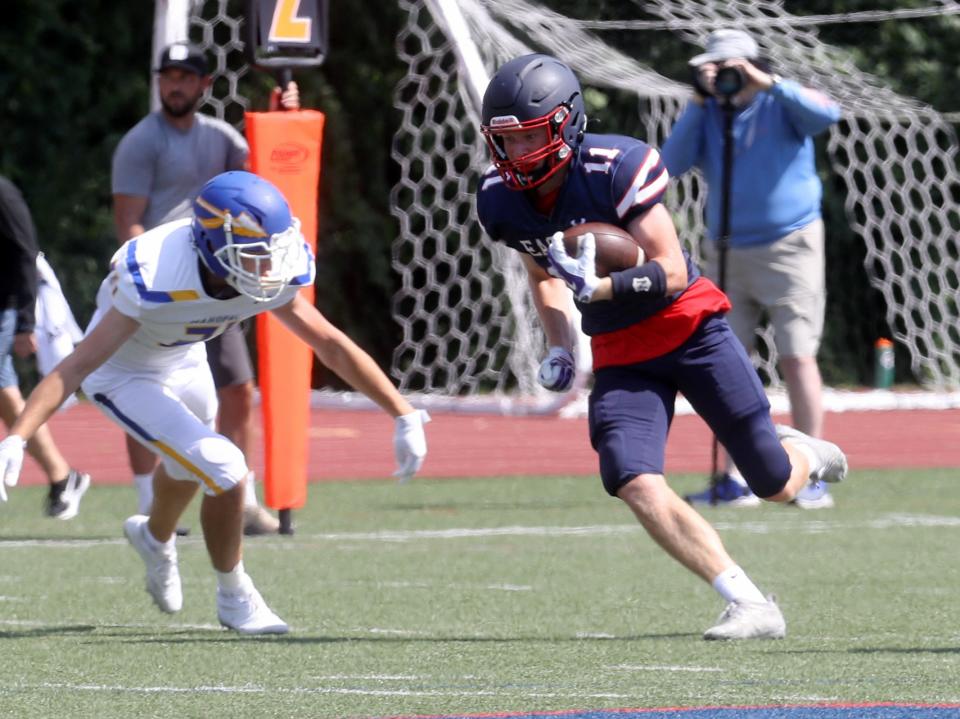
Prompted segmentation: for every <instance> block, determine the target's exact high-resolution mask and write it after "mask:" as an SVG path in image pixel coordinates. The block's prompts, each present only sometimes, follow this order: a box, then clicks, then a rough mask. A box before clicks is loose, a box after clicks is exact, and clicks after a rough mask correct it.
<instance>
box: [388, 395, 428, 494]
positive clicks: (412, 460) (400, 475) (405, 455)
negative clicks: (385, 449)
mask: <svg viewBox="0 0 960 719" xmlns="http://www.w3.org/2000/svg"><path fill="white" fill-rule="evenodd" d="M429 421H430V415H429V414H427V412H426V410H422V409H418V410H415V411H413V412H411V413H410V414H404V415H400V416H399V417H397V418H396V419H395V420H394V431H393V453H394V456H396V458H397V470H396V471H395V472H394V473H393V476H394V477H396V478H397V480H398V481H399V482H400V483H401V484H402V483H403V482H406V481H408V480H409V479H410V478H411V477H413V475H415V474H416V473H417V471H418V470H419V469H420V465H422V464H423V458H424V457H426V456H427V437H426V435H425V434H424V433H423V425H425V424H426V423H427V422H429Z"/></svg>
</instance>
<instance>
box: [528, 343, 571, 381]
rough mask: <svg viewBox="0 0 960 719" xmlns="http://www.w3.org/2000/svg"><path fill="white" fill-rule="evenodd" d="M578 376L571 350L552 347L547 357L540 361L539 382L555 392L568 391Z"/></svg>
mask: <svg viewBox="0 0 960 719" xmlns="http://www.w3.org/2000/svg"><path fill="white" fill-rule="evenodd" d="M576 376H577V366H576V362H574V360H573V355H572V354H570V352H569V350H567V349H565V348H563V347H551V348H550V351H549V352H548V353H547V356H546V358H545V359H544V360H543V362H541V363H540V371H539V372H537V382H539V383H540V384H542V385H543V386H544V387H546V388H547V389H549V390H551V391H553V392H566V391H567V390H568V389H570V388H571V387H572V386H573V380H574V378H575V377H576Z"/></svg>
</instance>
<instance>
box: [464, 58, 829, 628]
mask: <svg viewBox="0 0 960 719" xmlns="http://www.w3.org/2000/svg"><path fill="white" fill-rule="evenodd" d="M586 124H587V119H586V114H585V109H584V101H583V94H582V92H581V88H580V83H579V81H578V80H577V78H576V76H575V75H574V74H573V72H572V71H571V70H570V68H568V67H567V66H566V65H564V64H563V63H562V62H560V61H559V60H557V59H556V58H553V57H550V56H547V55H540V54H533V55H525V56H523V57H519V58H516V59H514V60H512V61H510V62H508V63H506V64H505V65H504V66H503V67H501V68H500V70H499V71H498V72H497V73H496V74H495V76H494V77H493V79H492V80H491V81H490V84H489V86H488V87H487V89H486V92H485V93H484V96H483V108H482V126H481V132H482V133H483V135H484V137H485V138H486V141H487V144H488V145H489V148H490V152H491V155H492V158H493V167H491V168H490V170H489V171H488V172H487V173H485V175H484V176H483V178H482V179H481V184H480V189H479V191H478V195H477V210H478V213H479V217H480V221H481V223H482V224H483V226H484V228H485V230H486V231H487V233H488V234H489V235H490V237H492V238H493V239H494V240H495V241H497V242H503V243H505V244H507V245H508V246H509V247H511V248H513V249H515V250H517V251H518V252H520V253H521V256H522V259H523V262H524V265H525V267H526V270H527V273H528V275H529V283H530V288H531V292H532V294H533V301H534V305H535V307H536V309H537V312H538V315H539V317H540V321H541V323H542V325H543V330H544V333H545V335H546V338H547V342H548V344H549V351H548V353H547V356H546V358H545V359H544V360H543V363H542V364H541V366H540V371H539V375H538V379H539V381H540V383H541V384H543V385H544V386H546V387H547V388H548V389H550V390H554V391H558V392H563V391H567V390H568V389H569V388H570V387H571V386H572V383H573V379H574V374H575V367H574V359H573V355H572V353H571V349H572V347H573V346H574V341H575V336H574V329H573V328H572V324H571V312H570V304H569V302H570V292H569V290H568V287H569V289H571V290H573V295H574V302H575V303H576V307H577V309H579V311H580V313H581V318H582V319H581V324H582V329H583V332H584V333H586V334H587V335H589V336H590V340H591V348H592V351H593V369H594V386H593V390H592V392H591V395H590V408H589V426H590V442H591V444H592V445H593V448H594V449H595V450H596V452H597V454H598V455H599V460H600V475H601V478H602V480H603V485H604V488H605V489H606V491H607V492H608V493H609V494H610V495H611V496H615V497H619V498H620V499H622V500H623V501H624V502H626V504H627V505H628V506H629V507H630V509H631V510H632V511H633V513H634V514H635V515H636V517H637V519H638V520H639V522H640V523H641V525H643V527H644V529H646V530H647V532H648V533H649V534H650V535H651V537H653V539H654V540H655V541H656V542H657V543H658V544H659V545H660V546H661V547H663V548H664V549H665V550H666V551H667V553H668V554H669V555H670V556H671V557H673V558H674V559H675V560H677V561H678V562H680V563H681V564H682V565H683V566H684V567H686V568H687V569H689V570H690V571H691V572H693V573H694V574H696V575H697V576H699V577H700V578H701V579H703V580H704V581H706V582H708V583H710V584H711V585H712V586H713V587H714V589H716V591H717V592H718V593H719V594H720V595H721V597H722V598H723V599H724V600H725V601H726V602H727V606H726V608H725V609H724V611H723V613H722V614H721V615H720V619H719V620H718V622H717V623H716V624H715V626H713V627H711V628H709V629H708V630H707V631H706V633H705V634H704V638H706V639H749V638H780V637H783V636H784V635H785V632H786V625H785V622H784V619H783V615H782V614H781V612H780V609H779V607H778V606H777V604H776V602H775V601H774V599H773V597H772V596H764V594H763V593H762V592H761V591H760V590H759V589H758V588H757V587H756V585H755V584H754V583H753V582H752V581H751V580H750V579H749V578H748V576H747V575H746V573H745V572H744V571H743V570H742V569H741V568H740V567H739V566H738V565H737V564H736V563H735V562H734V561H733V559H732V558H731V557H730V555H729V554H728V553H727V551H726V549H724V546H723V543H722V542H721V540H720V537H719V535H718V534H717V532H716V530H714V528H713V527H712V526H711V525H710V524H709V523H708V522H707V521H706V520H705V519H704V518H703V517H702V516H701V515H700V514H698V513H697V511H696V510H695V509H693V508H692V507H691V506H690V505H689V504H687V503H686V502H685V501H684V500H683V499H681V498H680V497H679V496H678V495H677V494H676V493H675V492H674V491H673V490H672V489H671V488H670V487H669V486H668V485H667V483H666V480H665V478H664V450H665V447H666V441H667V432H668V431H669V427H670V423H671V420H672V418H673V412H674V403H675V400H676V396H677V393H678V392H682V393H683V395H684V397H685V398H686V399H687V400H688V401H689V402H690V404H691V405H692V406H693V407H694V409H695V410H696V411H697V413H698V414H699V415H700V416H701V417H702V418H703V419H704V420H705V421H706V422H707V424H708V425H709V426H710V427H711V429H712V430H713V431H714V432H715V433H716V436H717V437H718V439H719V440H720V441H721V442H722V443H723V445H724V446H725V447H726V449H727V450H728V451H729V453H730V455H731V456H732V457H733V459H734V460H735V461H736V463H737V466H738V467H740V468H741V470H742V472H743V474H744V476H745V477H746V479H747V481H748V482H749V484H750V487H751V489H752V490H753V491H754V492H755V493H756V494H757V495H758V496H760V497H762V498H764V499H767V500H769V501H775V502H787V501H789V500H791V499H792V498H793V497H794V496H795V495H796V493H797V492H798V491H799V490H800V489H801V488H802V487H803V486H804V485H806V484H807V482H809V481H810V480H811V479H816V480H824V481H834V482H835V481H839V480H841V479H843V477H844V476H845V475H846V472H847V461H846V458H845V456H844V455H843V452H841V450H840V449H839V448H838V447H837V446H836V445H834V444H831V443H829V442H825V441H823V440H818V439H814V438H811V437H808V436H806V435H804V434H802V433H800V432H797V431H796V430H794V429H792V428H789V427H783V426H776V425H774V423H773V421H772V419H771V416H770V405H769V402H768V401H767V398H766V395H765V394H764V391H763V387H762V386H761V384H760V381H759V379H758V377H757V373H756V371H755V370H754V368H753V366H752V364H751V363H750V360H749V358H748V357H747V354H746V352H745V351H744V349H743V346H742V345H741V344H740V342H739V341H738V340H737V338H736V337H735V336H734V335H733V333H732V332H731V330H730V327H729V326H728V324H727V322H726V320H725V319H724V313H725V312H726V311H727V310H728V309H729V307H730V305H729V302H728V300H727V298H726V296H725V295H724V294H723V293H722V292H721V291H720V290H719V289H718V288H717V287H716V286H715V285H714V284H713V283H712V282H710V281H709V280H708V279H706V278H705V277H703V276H701V275H700V273H699V271H698V270H697V268H696V266H695V265H694V264H693V262H692V261H691V259H690V256H689V254H688V253H687V252H686V251H685V250H684V249H683V248H682V246H681V244H680V242H679V240H678V238H677V234H676V230H675V228H674V225H673V221H672V219H671V217H670V214H669V213H668V211H667V210H666V208H665V207H664V206H663V204H662V202H661V200H662V198H663V193H664V190H665V189H666V187H667V181H668V173H667V171H666V169H665V167H664V165H663V162H662V161H661V159H660V154H659V153H658V152H657V150H656V149H655V148H653V147H651V146H649V145H647V144H646V143H644V142H641V141H639V140H636V139H634V138H630V137H624V136H620V135H596V134H590V133H587V132H586ZM584 222H604V223H610V224H614V225H617V226H619V227H621V228H623V229H625V230H627V231H628V232H629V233H630V234H631V235H632V236H633V237H634V239H635V240H636V242H637V243H638V244H639V245H640V247H641V248H642V249H643V251H644V253H645V255H646V261H645V262H644V263H642V264H641V265H639V266H636V267H631V268H628V269H624V270H622V271H615V272H611V273H610V274H609V276H606V277H598V276H597V275H596V272H595V267H594V258H595V253H596V251H597V250H596V246H595V242H594V238H593V236H592V235H590V234H586V235H584V236H582V237H581V238H580V242H581V252H580V253H579V255H578V256H577V257H571V256H569V255H567V253H566V251H565V250H564V245H563V242H562V232H563V231H564V230H568V229H569V228H570V227H572V226H575V225H578V224H582V223H584Z"/></svg>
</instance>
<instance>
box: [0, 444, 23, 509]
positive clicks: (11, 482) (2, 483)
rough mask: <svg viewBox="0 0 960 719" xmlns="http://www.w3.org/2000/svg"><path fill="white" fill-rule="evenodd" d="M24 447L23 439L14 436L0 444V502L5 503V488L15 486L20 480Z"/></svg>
mask: <svg viewBox="0 0 960 719" xmlns="http://www.w3.org/2000/svg"><path fill="white" fill-rule="evenodd" d="M26 446H27V443H26V442H24V441H23V438H22V437H19V436H18V435H15V434H11V435H10V436H9V437H7V438H6V439H5V440H3V441H2V442H0V502H6V501H7V487H14V486H16V484H17V480H19V479H20V470H21V468H22V467H23V448H24V447H26Z"/></svg>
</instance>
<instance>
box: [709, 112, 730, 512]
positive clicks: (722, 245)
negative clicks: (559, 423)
mask: <svg viewBox="0 0 960 719" xmlns="http://www.w3.org/2000/svg"><path fill="white" fill-rule="evenodd" d="M720 109H721V110H722V111H723V167H722V170H723V172H722V178H721V182H720V234H719V236H718V237H717V266H718V267H717V281H718V284H719V287H720V290H721V291H726V289H727V251H728V250H729V249H730V194H731V185H732V184H733V111H734V107H733V98H732V96H730V95H724V96H723V99H722V101H721V103H720ZM719 454H720V449H719V446H718V442H717V435H713V443H712V447H711V453H710V458H711V468H710V504H716V503H717V486H718V484H719V482H720V467H719V466H718V465H719Z"/></svg>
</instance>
